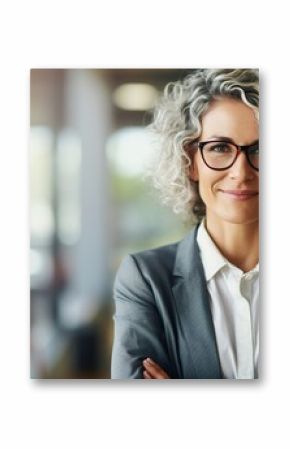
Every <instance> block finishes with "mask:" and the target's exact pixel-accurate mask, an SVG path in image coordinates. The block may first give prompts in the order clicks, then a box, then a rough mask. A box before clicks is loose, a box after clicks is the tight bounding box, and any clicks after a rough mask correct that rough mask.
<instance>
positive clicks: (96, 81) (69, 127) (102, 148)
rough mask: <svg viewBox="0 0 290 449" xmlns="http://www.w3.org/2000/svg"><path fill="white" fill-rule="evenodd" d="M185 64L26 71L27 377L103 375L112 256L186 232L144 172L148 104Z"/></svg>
mask: <svg viewBox="0 0 290 449" xmlns="http://www.w3.org/2000/svg"><path fill="white" fill-rule="evenodd" d="M188 72H189V70H177V69H172V70H169V69H159V70H157V69H142V70H141V69H140V70H139V69H138V70H136V69H128V70H127V69H109V70H105V69H96V70H93V69H69V70H62V69H33V70H31V92H30V93H31V97H30V100H31V101H30V107H31V108H30V111H31V132H30V149H29V163H30V233H31V258H30V267H31V307H30V312H31V316H30V326H31V377H32V378H68V379H69V378H79V379H82V378H99V379H106V378H110V360H111V348H112V342H113V329H114V326H113V319H112V315H113V312H114V304H113V298H112V286H113V281H114V277H115V273H116V270H117V269H118V266H119V264H120V261H121V259H122V258H123V257H124V256H125V255H126V254H128V253H130V252H135V251H140V250H143V249H146V248H153V247H157V246H159V245H163V244H167V243H171V242H174V241H177V240H179V239H181V238H182V236H183V235H184V234H185V233H186V232H187V231H188V229H185V228H184V226H183V225H182V223H181V221H180V219H179V218H178V217H176V216H175V215H174V214H173V213H172V212H171V211H170V210H169V209H167V208H165V207H162V206H161V205H160V203H159V202H158V199H157V198H155V197H154V196H153V195H152V194H151V191H150V188H148V185H146V184H145V183H144V182H143V181H142V173H143V170H144V167H145V166H146V163H147V161H148V158H150V155H151V154H152V151H154V148H153V145H152V143H151V140H150V135H149V134H148V131H147V130H146V125H148V124H149V123H150V120H151V111H152V107H153V106H154V104H155V102H156V100H157V99H158V96H159V95H160V93H161V92H162V90H163V88H164V86H165V85H166V84H167V83H168V82H169V81H175V80H177V79H182V78H183V77H184V76H185V75H186V74H187V73H188Z"/></svg>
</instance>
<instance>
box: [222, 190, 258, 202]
mask: <svg viewBox="0 0 290 449" xmlns="http://www.w3.org/2000/svg"><path fill="white" fill-rule="evenodd" d="M220 192H222V193H224V194H226V195H228V196H229V197H230V198H232V199H235V200H248V199H250V198H253V197H254V196H257V195H258V194H259V192H256V191H254V190H220Z"/></svg>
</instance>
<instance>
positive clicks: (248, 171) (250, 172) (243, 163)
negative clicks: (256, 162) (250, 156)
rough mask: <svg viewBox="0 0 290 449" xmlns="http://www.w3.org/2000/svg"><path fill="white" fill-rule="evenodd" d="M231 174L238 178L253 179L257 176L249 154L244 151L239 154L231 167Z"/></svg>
mask: <svg viewBox="0 0 290 449" xmlns="http://www.w3.org/2000/svg"><path fill="white" fill-rule="evenodd" d="M229 171H230V176H231V177H232V178H234V179H236V178H239V179H240V178H246V179H248V178H249V179H253V178H254V176H255V173H254V169H253V168H252V167H251V166H250V164H249V162H248V160H247V156H246V154H245V153H244V152H240V153H239V154H238V157H237V159H236V160H235V163H234V164H233V165H232V166H231V167H230V168H229Z"/></svg>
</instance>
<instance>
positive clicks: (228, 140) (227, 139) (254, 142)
mask: <svg viewBox="0 0 290 449" xmlns="http://www.w3.org/2000/svg"><path fill="white" fill-rule="evenodd" d="M211 139H218V140H220V141H223V142H231V143H235V141H234V140H233V139H232V138H231V137H226V136H211V137H208V138H207V139H204V140H205V141H206V140H211ZM258 142H259V139H256V140H254V141H253V142H252V143H250V144H249V145H254V144H256V143H258Z"/></svg>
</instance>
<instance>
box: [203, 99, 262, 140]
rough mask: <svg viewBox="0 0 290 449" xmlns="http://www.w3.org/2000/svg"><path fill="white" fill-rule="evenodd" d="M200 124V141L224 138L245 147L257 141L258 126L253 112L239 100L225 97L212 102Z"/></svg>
mask: <svg viewBox="0 0 290 449" xmlns="http://www.w3.org/2000/svg"><path fill="white" fill-rule="evenodd" d="M201 124H202V135H201V139H202V140H204V139H210V138H212V137H213V136H226V137H231V138H232V139H234V140H235V141H236V142H237V143H240V144H245V145H246V144H247V143H251V142H253V141H254V140H256V139H258V133H259V124H258V122H257V120H256V117H255V115H254V111H253V110H252V109H251V108H250V107H249V106H247V105H246V104H245V103H243V102H242V101H240V100H235V99H232V98H225V97H220V98H218V99H216V100H214V101H213V102H212V103H211V105H210V106H209V108H208V110H207V111H206V112H205V113H204V114H203V116H202V119H201Z"/></svg>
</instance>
